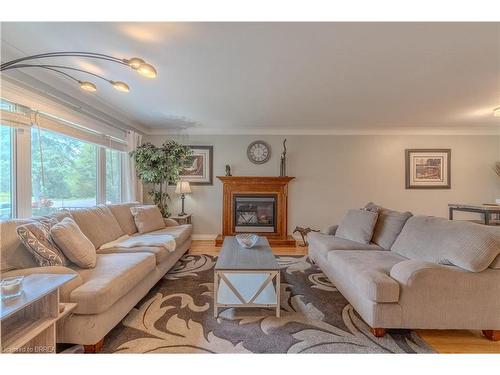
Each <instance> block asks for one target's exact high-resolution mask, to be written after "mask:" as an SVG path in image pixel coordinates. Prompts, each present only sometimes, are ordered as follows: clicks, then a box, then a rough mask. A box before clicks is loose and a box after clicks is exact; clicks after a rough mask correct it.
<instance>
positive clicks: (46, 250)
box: [17, 221, 68, 267]
mask: <svg viewBox="0 0 500 375" xmlns="http://www.w3.org/2000/svg"><path fill="white" fill-rule="evenodd" d="M17 235H18V237H19V239H20V240H21V242H22V243H23V244H24V246H25V247H26V248H27V249H28V250H29V252H30V253H31V254H32V255H33V256H34V257H35V259H36V261H37V263H38V265H39V266H40V267H45V266H65V265H67V263H68V261H67V259H66V258H65V256H64V254H63V253H62V252H61V250H59V248H58V247H57V246H56V244H55V243H54V242H53V241H52V239H51V237H50V233H49V231H48V230H47V229H46V227H45V225H44V224H42V223H40V222H37V221H33V222H30V223H27V224H24V225H20V226H19V227H17Z"/></svg>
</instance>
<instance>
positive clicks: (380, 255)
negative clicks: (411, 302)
mask: <svg viewBox="0 0 500 375" xmlns="http://www.w3.org/2000/svg"><path fill="white" fill-rule="evenodd" d="M405 260H406V258H404V257H402V256H399V255H397V254H395V253H392V252H390V251H385V250H379V251H377V250H375V251H364V250H352V251H351V250H349V251H330V252H329V253H328V257H327V261H328V264H329V265H330V267H331V269H332V271H333V273H334V275H335V278H341V279H342V280H343V281H344V282H345V281H347V283H348V284H349V285H351V286H352V288H355V289H356V291H357V292H358V293H360V294H361V295H362V296H363V297H365V298H367V299H369V300H371V301H374V302H386V303H388V302H398V300H399V283H398V282H397V281H395V280H394V279H392V278H391V277H390V276H389V274H390V271H391V268H392V267H393V266H394V265H395V264H397V263H399V262H402V261H405Z"/></svg>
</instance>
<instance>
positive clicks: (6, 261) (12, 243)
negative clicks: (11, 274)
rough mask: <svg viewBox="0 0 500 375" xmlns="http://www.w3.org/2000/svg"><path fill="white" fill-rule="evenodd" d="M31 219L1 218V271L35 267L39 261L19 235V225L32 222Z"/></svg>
mask: <svg viewBox="0 0 500 375" xmlns="http://www.w3.org/2000/svg"><path fill="white" fill-rule="evenodd" d="M31 221H32V220H30V219H12V220H0V266H1V269H0V271H1V273H2V274H3V273H4V272H7V271H11V270H17V269H22V268H33V267H37V266H38V262H37V261H36V259H35V257H33V255H32V254H31V252H30V251H29V250H28V249H27V248H26V246H24V245H23V243H22V242H21V240H20V239H19V236H18V235H17V227H18V226H20V225H24V224H27V223H30V222H31Z"/></svg>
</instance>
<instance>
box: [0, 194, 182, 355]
mask: <svg viewBox="0 0 500 375" xmlns="http://www.w3.org/2000/svg"><path fill="white" fill-rule="evenodd" d="M133 205H136V204H135V203H128V204H116V205H107V206H104V205H100V206H97V207H93V208H87V209H78V210H72V211H59V212H57V213H55V214H52V215H50V216H52V217H56V218H57V219H58V220H59V221H60V220H62V219H63V218H64V217H67V216H71V217H72V218H73V219H74V220H75V222H76V223H77V224H78V226H79V227H80V229H81V230H82V232H83V233H84V234H85V235H86V236H87V237H88V238H89V239H90V240H91V242H92V243H93V244H94V246H95V248H96V249H97V250H96V252H97V263H96V266H95V268H91V269H82V268H78V267H77V266H74V265H70V266H68V267H63V266H48V267H38V266H37V263H36V262H35V259H34V257H33V256H32V255H31V254H30V253H29V252H28V250H27V249H26V248H25V247H24V245H23V244H22V243H21V242H20V241H19V239H18V236H17V233H16V228H17V226H19V225H22V224H25V223H27V222H28V221H30V220H33V219H15V220H7V221H3V222H0V255H1V258H0V259H1V277H2V278H5V277H10V276H15V275H29V274H33V273H72V274H75V275H77V277H76V278H75V279H73V280H72V281H71V282H70V283H68V284H66V285H65V286H64V287H63V288H62V290H61V300H62V301H63V302H76V303H77V304H78V305H77V307H76V309H75V310H74V313H73V314H71V315H70V316H68V317H67V318H66V319H64V320H63V321H62V322H61V324H60V325H59V326H58V330H57V342H58V343H74V344H83V345H86V346H87V347H86V350H94V349H95V345H96V344H98V343H102V339H103V338H104V336H105V335H106V334H107V333H108V332H109V331H110V330H111V329H112V328H113V327H114V326H115V325H117V324H118V323H119V322H120V321H121V320H122V319H123V318H124V317H125V316H126V315H127V313H128V312H129V311H130V310H131V309H132V308H133V307H134V306H135V305H136V304H137V303H138V302H139V301H140V300H141V299H142V298H143V297H144V296H145V295H146V294H147V292H148V291H149V290H150V289H151V288H152V287H153V286H154V285H155V284H156V283H157V282H158V281H159V280H160V279H161V278H162V277H163V276H164V275H165V273H166V272H167V271H168V270H169V269H170V268H171V267H172V266H173V265H174V264H175V263H176V262H177V261H178V260H179V258H181V256H182V255H183V254H184V253H185V252H186V251H187V250H188V249H189V247H190V245H191V234H192V226H191V224H187V225H178V224H177V223H176V222H175V221H173V220H170V219H166V220H165V222H166V228H164V229H160V230H157V231H154V232H150V233H157V234H163V233H167V234H170V235H172V236H173V237H174V239H175V242H176V246H175V251H173V252H169V251H168V250H167V249H166V248H164V247H148V246H142V247H134V248H112V249H106V250H104V251H101V250H99V248H100V247H101V246H102V245H103V244H105V243H108V242H111V241H114V240H116V239H117V238H118V237H120V236H123V235H125V234H128V235H132V236H141V235H140V234H138V233H137V228H136V226H135V223H134V219H133V216H132V214H131V211H130V207H131V206H133ZM148 235H149V234H148Z"/></svg>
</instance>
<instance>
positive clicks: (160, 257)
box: [97, 246, 170, 264]
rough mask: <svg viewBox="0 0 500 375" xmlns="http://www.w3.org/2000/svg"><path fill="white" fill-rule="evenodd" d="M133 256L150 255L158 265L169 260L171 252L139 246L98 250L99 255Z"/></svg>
mask: <svg viewBox="0 0 500 375" xmlns="http://www.w3.org/2000/svg"><path fill="white" fill-rule="evenodd" d="M121 253H125V254H131V253H149V254H153V255H154V256H155V258H156V264H160V263H161V262H163V261H164V260H165V259H167V258H168V256H169V254H170V251H168V250H167V249H165V248H164V247H159V246H137V247H113V248H111V249H98V250H97V254H121Z"/></svg>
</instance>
